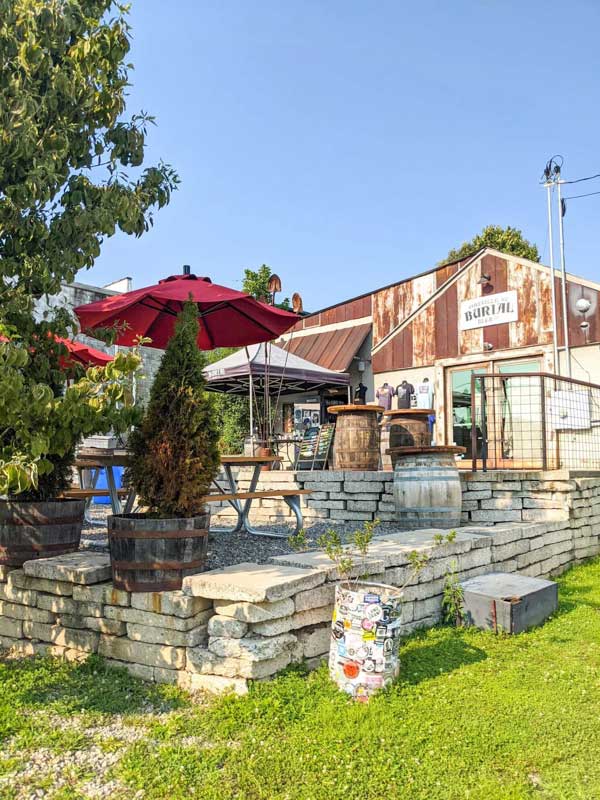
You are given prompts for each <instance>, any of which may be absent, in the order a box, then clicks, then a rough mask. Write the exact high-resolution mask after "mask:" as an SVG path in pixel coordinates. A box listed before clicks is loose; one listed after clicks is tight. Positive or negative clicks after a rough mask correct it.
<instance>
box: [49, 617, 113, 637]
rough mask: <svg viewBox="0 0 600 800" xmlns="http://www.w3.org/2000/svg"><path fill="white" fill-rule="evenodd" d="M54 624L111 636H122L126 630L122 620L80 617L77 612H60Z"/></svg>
mask: <svg viewBox="0 0 600 800" xmlns="http://www.w3.org/2000/svg"><path fill="white" fill-rule="evenodd" d="M56 624H57V625H61V626H62V627H63V628H79V629H80V630H89V631H96V632H97V633H108V634H110V635H111V636H124V635H125V633H126V632H127V630H126V627H125V623H124V622H117V620H115V619H104V618H103V617H82V616H80V615H77V614H61V615H60V616H59V617H57V620H56Z"/></svg>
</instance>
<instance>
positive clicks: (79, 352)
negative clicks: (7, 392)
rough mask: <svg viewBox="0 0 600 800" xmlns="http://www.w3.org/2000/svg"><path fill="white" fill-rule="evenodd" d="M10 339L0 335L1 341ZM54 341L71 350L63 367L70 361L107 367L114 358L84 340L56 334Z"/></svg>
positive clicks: (86, 365)
mask: <svg viewBox="0 0 600 800" xmlns="http://www.w3.org/2000/svg"><path fill="white" fill-rule="evenodd" d="M8 341H10V339H9V338H8V337H7V336H1V335H0V342H8ZM54 341H55V342H58V343H59V344H63V345H64V346H65V347H66V348H67V350H68V351H69V355H68V356H66V357H65V358H64V359H62V361H63V362H64V363H63V365H62V366H63V367H67V366H69V365H70V363H75V364H81V365H83V366H84V367H105V366H106V365H107V364H108V363H109V362H110V361H112V360H113V359H112V356H109V355H107V354H106V353H103V352H102V351H101V350H95V349H94V348H93V347H89V346H88V345H87V344H83V343H82V342H73V341H71V339H63V338H62V336H55V337H54Z"/></svg>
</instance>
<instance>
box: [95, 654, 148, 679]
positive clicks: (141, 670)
mask: <svg viewBox="0 0 600 800" xmlns="http://www.w3.org/2000/svg"><path fill="white" fill-rule="evenodd" d="M105 661H106V664H108V666H109V667H116V668H118V669H126V670H127V672H128V673H129V674H130V675H133V677H134V678H139V679H140V680H142V681H147V682H148V683H152V682H153V681H154V668H153V667H150V666H145V665H144V664H132V663H131V662H127V661H117V660H115V659H114V658H107V659H106V660H105Z"/></svg>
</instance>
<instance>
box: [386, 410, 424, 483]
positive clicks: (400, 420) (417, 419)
mask: <svg viewBox="0 0 600 800" xmlns="http://www.w3.org/2000/svg"><path fill="white" fill-rule="evenodd" d="M432 415H435V411H434V410H433V409H432V408H395V409H392V410H391V411H385V412H384V414H383V420H382V422H381V463H382V465H383V469H385V470H391V469H393V468H394V466H395V463H396V457H395V456H394V455H390V454H388V452H387V451H388V449H391V448H396V447H430V446H431V431H430V430H429V417H430V416H432Z"/></svg>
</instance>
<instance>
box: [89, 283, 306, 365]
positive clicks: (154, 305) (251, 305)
mask: <svg viewBox="0 0 600 800" xmlns="http://www.w3.org/2000/svg"><path fill="white" fill-rule="evenodd" d="M188 299H191V300H192V301H193V302H194V303H196V306H197V307H198V321H199V323H200V332H199V334H198V347H199V348H200V349H201V350H212V349H213V348H215V347H243V346H245V345H248V344H257V343H259V342H268V341H270V340H271V339H275V338H277V337H278V336H280V335H281V334H282V333H285V331H287V330H289V328H291V327H292V326H293V325H294V324H295V323H296V322H297V321H298V317H297V316H296V314H292V313H291V312H289V311H283V310H282V309H279V308H276V307H274V306H270V305H267V304H266V303H261V302H259V301H258V300H255V299H254V298H253V297H251V296H250V295H248V294H245V293H244V292H239V291H237V290H236V289H228V288H227V287H225V286H219V284H217V283H213V282H212V281H211V280H210V278H202V277H197V276H196V275H192V274H187V273H185V274H183V275H172V276H171V277H170V278H165V279H164V280H162V281H159V282H158V283H157V284H155V285H154V286H148V287H147V288H145V289H136V290H134V291H132V292H125V293H124V294H119V295H115V296H114V297H109V298H107V299H105V300H97V301H96V302H95V303H89V304H87V305H83V306H78V307H77V308H76V309H75V313H76V314H77V316H78V318H79V322H80V323H81V329H82V331H84V332H85V331H93V330H94V328H109V327H113V326H115V325H116V326H119V327H123V330H121V331H120V333H119V335H118V336H117V339H116V344H120V345H125V346H131V345H133V344H134V343H135V340H136V338H137V337H139V336H148V337H149V338H150V339H152V347H158V348H162V349H164V348H165V347H166V346H167V343H168V341H169V339H170V338H171V336H172V335H173V330H174V327H175V321H176V318H177V315H178V314H179V312H180V311H181V309H182V307H183V304H184V303H185V302H186V300H188Z"/></svg>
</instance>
